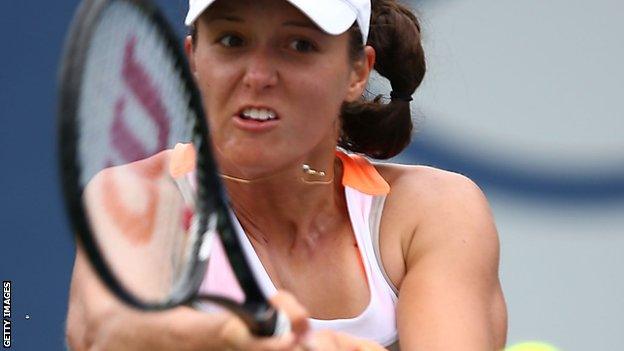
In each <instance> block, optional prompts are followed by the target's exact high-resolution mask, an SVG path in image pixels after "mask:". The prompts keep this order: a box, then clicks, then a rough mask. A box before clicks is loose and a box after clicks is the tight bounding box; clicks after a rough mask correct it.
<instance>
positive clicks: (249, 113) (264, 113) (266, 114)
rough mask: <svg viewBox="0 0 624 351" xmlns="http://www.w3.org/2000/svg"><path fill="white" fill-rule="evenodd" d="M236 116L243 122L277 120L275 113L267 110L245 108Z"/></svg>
mask: <svg viewBox="0 0 624 351" xmlns="http://www.w3.org/2000/svg"><path fill="white" fill-rule="evenodd" d="M238 116H239V117H240V118H242V119H245V120H250V121H258V122H267V121H273V120H276V119H278V118H277V113H275V111H273V110H270V109H267V108H246V109H244V110H243V111H241V112H240V113H239V114H238Z"/></svg>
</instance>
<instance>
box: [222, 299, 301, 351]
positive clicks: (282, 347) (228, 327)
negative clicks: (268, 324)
mask: <svg viewBox="0 0 624 351" xmlns="http://www.w3.org/2000/svg"><path fill="white" fill-rule="evenodd" d="M271 304H272V305H273V306H274V307H275V308H277V309H278V310H280V311H282V312H284V313H285V314H286V316H287V317H288V319H289V320H290V324H291V331H290V332H289V333H287V334H285V335H280V336H274V337H267V338H258V337H254V336H253V335H252V334H251V333H250V332H249V329H247V326H246V325H245V324H244V323H243V322H242V321H241V320H240V319H238V318H236V317H232V318H230V319H229V320H228V321H226V322H225V323H224V325H223V327H222V328H221V333H220V336H221V338H222V340H223V341H224V343H225V346H226V348H227V350H228V351H239V350H240V351H243V350H245V351H247V350H251V351H295V350H303V349H301V348H300V347H299V346H298V345H300V344H301V342H302V340H303V337H304V335H307V334H308V332H309V323H308V316H309V314H308V312H307V310H306V309H305V308H304V307H303V306H302V305H301V304H300V303H299V302H297V300H296V299H295V297H294V296H293V295H291V294H290V293H287V292H284V291H278V293H277V294H276V295H275V296H273V297H272V298H271Z"/></svg>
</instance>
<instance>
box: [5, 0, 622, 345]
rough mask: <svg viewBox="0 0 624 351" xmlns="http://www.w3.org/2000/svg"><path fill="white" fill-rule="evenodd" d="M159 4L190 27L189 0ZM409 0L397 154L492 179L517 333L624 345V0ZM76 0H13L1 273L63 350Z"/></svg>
mask: <svg viewBox="0 0 624 351" xmlns="http://www.w3.org/2000/svg"><path fill="white" fill-rule="evenodd" d="M158 3H159V4H160V5H161V6H162V7H163V8H164V9H165V11H166V12H167V15H168V16H169V17H170V19H171V21H172V22H173V23H175V26H176V28H177V29H178V31H179V34H180V37H182V35H183V34H184V31H185V29H184V27H183V26H182V18H183V16H184V13H185V11H186V6H187V5H186V4H187V2H186V0H159V1H158ZM409 3H410V4H411V5H412V6H413V7H414V8H416V10H417V12H418V14H419V16H420V19H421V21H422V27H423V37H424V38H423V40H424V46H425V51H426V53H427V57H428V69H429V70H428V73H427V76H426V79H425V81H424V82H423V85H422V87H421V89H420V90H419V91H417V93H416V95H415V96H414V97H415V99H414V101H413V107H414V111H415V119H416V120H417V122H418V129H419V131H418V133H417V134H416V135H415V138H414V143H413V145H412V146H411V147H410V149H409V150H407V151H406V152H404V153H403V154H402V155H401V156H400V157H398V158H397V160H399V161H401V162H405V163H414V164H427V165H432V166H436V167H441V168H445V169H449V170H453V171H456V172H460V173H463V174H465V175H467V176H469V177H471V178H472V179H474V180H475V181H476V182H477V183H478V184H479V185H480V186H481V187H482V189H483V190H484V191H485V193H486V194H487V196H488V198H489V199H490V202H491V205H492V208H493V211H494V214H495V217H496V221H497V226H498V230H499V233H500V239H501V257H502V258H501V279H502V283H503V288H504V291H505V294H506V298H507V303H508V309H509V339H508V340H509V344H513V343H516V342H519V341H524V340H536V339H537V340H544V341H548V342H551V343H553V344H555V345H557V346H559V347H560V348H561V349H562V350H571V351H572V350H624V333H623V329H624V229H623V228H624V153H623V152H622V150H624V112H623V110H624V108H623V107H622V101H624V96H623V94H624V69H623V68H622V67H621V62H624V36H623V35H622V33H624V22H623V21H622V15H623V14H624V3H623V2H621V1H615V0H594V1H591V2H590V1H580V0H573V1H563V0H551V1H539V0H525V1H509V0H496V1H494V0H471V1H466V0H447V1H441V0H440V1H436V0H427V1H422V0H421V1H411V2H409ZM77 4H78V1H77V0H56V1H39V0H3V1H2V2H0V43H1V44H0V45H1V46H0V52H1V54H0V67H1V69H0V119H1V122H2V123H1V124H0V164H1V165H2V166H1V167H2V168H1V169H2V172H0V184H1V185H0V187H1V191H0V224H1V225H0V228H1V229H0V233H1V235H2V241H1V244H0V253H1V254H0V257H1V258H2V261H1V262H0V278H2V280H12V281H13V301H12V303H13V316H12V320H13V349H15V350H62V349H64V332H63V330H64V320H65V313H66V308H67V295H68V289H69V281H70V274H71V267H72V263H73V255H74V247H73V242H72V240H71V236H70V229H69V226H68V222H67V219H66V216H65V213H64V208H63V204H62V200H61V196H60V191H59V190H60V189H59V179H58V176H57V169H56V143H57V140H56V136H55V133H56V85H57V80H56V75H57V66H58V62H59V58H60V54H61V48H62V45H63V37H64V34H65V31H66V29H67V27H68V25H69V22H70V19H71V17H72V15H73V11H74V9H75V7H76V6H77ZM376 84H377V86H376V87H375V89H381V91H382V92H384V93H388V92H389V89H386V88H387V87H384V82H383V81H382V80H377V81H376ZM26 315H29V316H30V318H29V319H26Z"/></svg>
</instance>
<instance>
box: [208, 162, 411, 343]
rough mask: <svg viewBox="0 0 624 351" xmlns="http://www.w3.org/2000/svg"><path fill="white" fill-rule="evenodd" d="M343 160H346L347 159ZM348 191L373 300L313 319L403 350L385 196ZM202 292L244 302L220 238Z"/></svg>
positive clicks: (260, 272)
mask: <svg viewBox="0 0 624 351" xmlns="http://www.w3.org/2000/svg"><path fill="white" fill-rule="evenodd" d="M341 159H343V163H344V158H343V157H341ZM345 166H346V165H345ZM356 186H357V184H356ZM344 189H345V197H346V202H347V209H348V212H349V218H350V221H351V226H352V228H353V232H354V234H355V239H356V241H357V245H358V249H359V251H360V256H361V258H362V263H363V266H364V268H365V271H366V278H367V281H368V287H369V290H370V295H369V296H370V301H369V303H368V305H367V307H366V308H365V309H364V311H362V313H360V314H359V315H358V316H356V317H354V318H349V319H331V320H320V319H310V324H311V327H312V329H313V330H320V329H331V330H335V331H340V332H344V333H347V334H350V335H353V336H356V337H360V338H364V339H368V340H372V341H375V342H377V343H379V344H381V345H383V346H385V347H388V348H389V349H390V350H399V349H398V342H397V341H398V332H397V327H396V311H395V310H396V303H397V300H398V298H397V290H396V288H395V287H394V286H393V284H392V282H391V281H390V280H389V279H388V276H387V274H386V272H385V270H384V269H383V265H382V264H381V259H380V256H379V221H380V218H381V212H382V209H383V204H384V200H385V197H386V196H385V194H383V195H371V194H366V193H364V192H362V191H360V190H358V189H356V188H354V187H351V186H348V185H345V187H344ZM232 219H233V222H234V225H235V226H236V227H237V235H238V236H239V239H240V241H241V243H242V244H243V249H244V251H245V255H246V257H247V259H248V261H249V263H250V265H251V268H252V270H253V271H254V274H255V276H256V277H257V279H258V283H259V285H260V287H261V289H262V291H263V292H264V293H265V295H266V296H272V295H274V294H275V293H276V291H277V289H276V288H275V285H274V284H273V282H272V281H271V279H270V277H269V275H268V273H267V272H266V270H265V269H264V266H263V265H262V262H261V261H260V259H259V258H258V255H257V254H256V252H255V250H254V248H253V246H252V244H251V242H250V241H249V238H248V237H247V235H246V234H245V233H244V231H243V228H242V227H241V225H240V223H239V222H238V220H237V219H236V217H235V216H234V215H232ZM200 292H202V293H212V294H219V295H225V296H229V297H231V298H234V299H235V300H237V301H241V302H242V301H244V295H243V292H242V290H241V288H240V286H239V285H238V282H237V281H236V278H235V276H234V274H233V272H232V269H231V267H230V265H229V262H228V261H227V258H226V255H225V252H224V251H223V247H222V245H221V243H220V242H218V240H217V242H215V246H214V248H213V252H212V254H211V258H210V261H209V265H208V269H207V272H206V275H205V277H204V281H203V282H202V285H201V287H200Z"/></svg>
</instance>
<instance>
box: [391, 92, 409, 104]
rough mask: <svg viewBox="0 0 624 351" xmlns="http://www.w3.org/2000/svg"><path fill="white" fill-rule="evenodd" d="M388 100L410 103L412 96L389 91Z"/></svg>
mask: <svg viewBox="0 0 624 351" xmlns="http://www.w3.org/2000/svg"><path fill="white" fill-rule="evenodd" d="M390 100H393V101H394V100H399V101H405V102H410V101H412V100H413V99H412V95H403V94H400V93H397V92H395V91H391V92H390Z"/></svg>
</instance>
